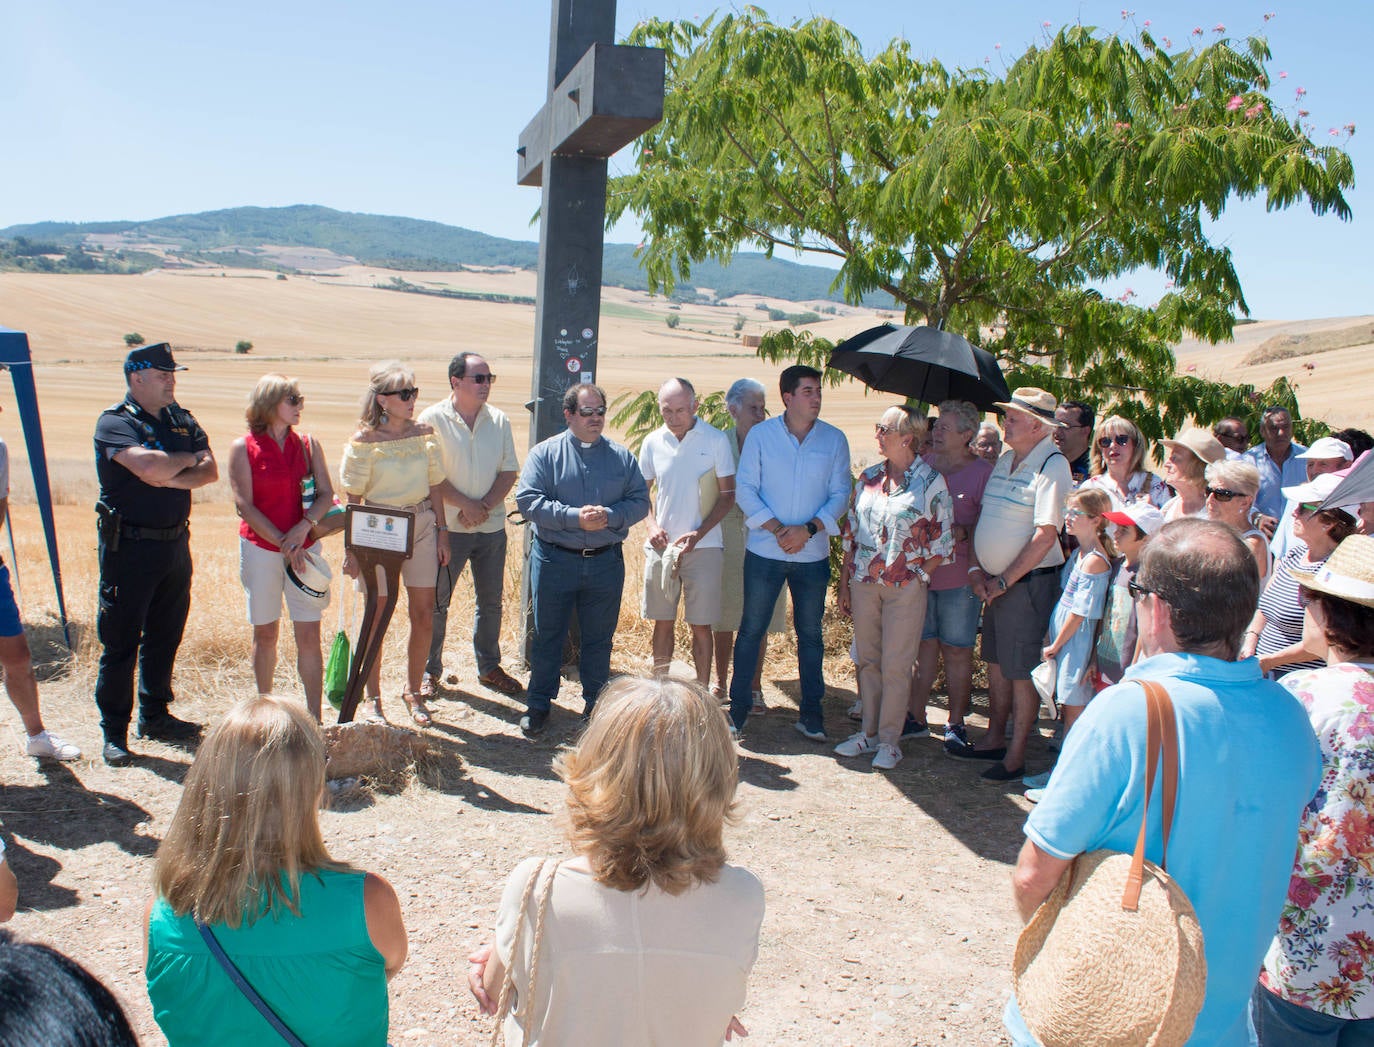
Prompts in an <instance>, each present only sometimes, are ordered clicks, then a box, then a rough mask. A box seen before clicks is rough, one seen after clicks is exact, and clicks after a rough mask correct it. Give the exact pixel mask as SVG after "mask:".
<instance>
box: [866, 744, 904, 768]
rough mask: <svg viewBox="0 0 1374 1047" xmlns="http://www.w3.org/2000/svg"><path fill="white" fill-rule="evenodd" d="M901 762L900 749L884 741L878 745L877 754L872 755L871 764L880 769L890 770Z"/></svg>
mask: <svg viewBox="0 0 1374 1047" xmlns="http://www.w3.org/2000/svg"><path fill="white" fill-rule="evenodd" d="M901 762H902V750H901V749H900V748H898V747H897V746H895V745H887V744H886V743H884V744H881V745H879V746H878V755H877V756H875V757H873V766H874V767H876V768H877V769H878V770H880V771H890V770H892V769H893V768H894V767H896V766H897V765H898V764H899V763H901Z"/></svg>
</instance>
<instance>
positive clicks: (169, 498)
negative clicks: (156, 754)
mask: <svg viewBox="0 0 1374 1047" xmlns="http://www.w3.org/2000/svg"><path fill="white" fill-rule="evenodd" d="M184 370H186V368H184V367H178V366H177V363H176V361H175V360H173V359H172V350H171V346H170V345H168V344H167V343H166V342H159V343H158V344H157V345H148V346H144V347H143V348H141V349H135V350H134V351H133V352H131V353H130V354H129V355H128V356H127V357H125V359H124V380H125V381H126V382H127V383H128V387H129V388H128V393H127V394H126V395H125V397H124V399H123V400H122V401H120V402H119V403H117V404H115V405H114V406H113V407H111V408H109V409H108V410H106V411H104V412H103V413H102V414H101V415H100V419H99V421H97V422H96V427H95V469H96V475H97V477H98V478H99V480H100V504H99V505H97V506H96V510H97V512H98V514H99V517H100V524H99V530H100V614H99V618H98V620H97V631H98V635H99V637H100V642H101V644H102V646H103V648H104V650H103V651H102V652H101V655H100V672H99V675H98V676H97V678H96V683H95V701H96V705H98V706H99V707H100V727H101V730H102V731H103V732H104V734H105V748H104V751H103V753H102V755H103V756H104V759H105V762H106V763H107V764H110V765H111V766H113V767H122V766H125V765H127V764H128V763H129V761H130V760H131V758H132V757H131V755H130V753H129V748H128V733H129V720H130V718H131V716H132V714H133V684H134V662H135V660H137V661H138V663H139V686H138V703H139V716H138V736H139V737H140V738H156V739H160V740H162V741H177V740H184V739H188V738H194V737H195V736H196V735H198V734H199V733H200V725H199V724H194V723H187V722H186V721H184V720H179V719H177V718H176V717H175V716H173V715H172V714H171V713H170V712H168V711H167V706H168V704H169V703H170V702H171V701H172V697H173V696H172V665H173V663H174V662H175V661H176V654H177V648H178V647H179V646H180V644H181V634H182V630H183V629H185V627H186V614H187V612H188V611H189V610H190V607H191V545H190V531H189V529H188V524H187V521H188V518H189V517H190V515H191V492H192V491H193V490H195V489H196V488H197V487H204V486H205V485H206V484H210V483H214V482H215V480H216V479H218V477H219V467H218V466H217V465H216V464H215V456H214V454H213V453H212V452H211V450H210V440H209V438H208V437H207V436H206V435H205V430H203V429H202V428H201V427H200V425H199V424H198V423H197V422H196V420H195V419H194V418H192V417H191V415H190V413H189V412H187V411H185V410H183V409H182V408H181V407H179V406H178V405H177V403H176V372H177V371H184Z"/></svg>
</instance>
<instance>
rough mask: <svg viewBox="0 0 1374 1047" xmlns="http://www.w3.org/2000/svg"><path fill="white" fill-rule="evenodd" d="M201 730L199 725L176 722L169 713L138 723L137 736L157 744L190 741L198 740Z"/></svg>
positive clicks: (183, 721) (182, 721) (185, 721)
mask: <svg viewBox="0 0 1374 1047" xmlns="http://www.w3.org/2000/svg"><path fill="white" fill-rule="evenodd" d="M202 730H203V728H202V727H201V725H200V724H198V723H191V722H190V721H188V720H178V719H177V718H176V717H175V716H173V715H172V714H171V713H163V714H162V715H161V716H158V717H155V718H154V719H151V720H139V721H138V736H139V737H140V738H152V739H153V740H154V741H159V742H185V741H190V740H191V739H192V738H199V737H200V732H201V731H202Z"/></svg>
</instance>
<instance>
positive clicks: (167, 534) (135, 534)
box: [119, 520, 189, 542]
mask: <svg viewBox="0 0 1374 1047" xmlns="http://www.w3.org/2000/svg"><path fill="white" fill-rule="evenodd" d="M188 526H189V523H188V521H186V520H183V521H182V522H181V523H179V524H177V525H176V526H175V527H138V526H136V525H135V524H126V523H122V524H120V525H119V536H120V537H121V538H127V539H129V540H130V541H131V542H137V541H140V540H142V541H149V542H174V541H176V540H177V539H178V538H180V537H181V536H182V535H183V534H185V533H186V528H187V527H188Z"/></svg>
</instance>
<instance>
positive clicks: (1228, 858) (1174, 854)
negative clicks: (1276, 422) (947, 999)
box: [1005, 519, 1322, 1047]
mask: <svg viewBox="0 0 1374 1047" xmlns="http://www.w3.org/2000/svg"><path fill="white" fill-rule="evenodd" d="M1131 588H1132V592H1133V594H1134V595H1135V598H1136V601H1137V603H1136V609H1137V615H1138V622H1139V631H1140V639H1141V643H1142V644H1143V645H1144V648H1145V652H1146V654H1147V655H1149V656H1150V657H1148V658H1146V659H1145V660H1144V661H1142V662H1138V663H1136V665H1134V666H1132V667H1131V668H1130V669H1129V670H1128V671H1127V673H1126V678H1125V679H1124V680H1123V681H1122V682H1121V683H1119V684H1117V685H1116V686H1114V687H1109V688H1108V689H1107V690H1105V691H1103V692H1102V693H1101V694H1099V695H1098V696H1097V697H1096V698H1094V699H1093V701H1092V703H1091V704H1090V705H1089V706H1088V708H1087V711H1086V712H1084V713H1083V715H1082V716H1081V717H1080V718H1079V720H1078V722H1077V723H1075V724H1074V727H1073V730H1072V731H1070V732H1069V734H1068V737H1067V738H1066V740H1065V742H1064V751H1063V753H1062V754H1061V756H1060V758H1059V764H1058V766H1056V767H1055V769H1054V774H1053V776H1052V777H1051V778H1050V782H1049V785H1048V786H1047V787H1046V789H1045V795H1044V797H1043V798H1042V799H1041V801H1040V804H1039V805H1038V806H1037V807H1036V808H1035V810H1034V811H1032V812H1031V816H1030V818H1029V819H1027V821H1026V828H1025V832H1026V843H1025V845H1024V847H1022V849H1021V855H1020V858H1019V859H1018V860H1017V864H1016V871H1015V872H1014V873H1013V875H1012V889H1013V892H1014V894H1015V896H1016V904H1017V908H1018V909H1019V910H1020V913H1021V917H1022V919H1023V920H1029V919H1030V917H1031V916H1032V915H1033V914H1034V912H1035V910H1036V908H1037V907H1038V906H1039V905H1040V903H1041V902H1043V901H1044V900H1045V898H1047V897H1048V896H1049V894H1050V892H1051V890H1053V889H1054V886H1055V884H1057V883H1058V882H1059V879H1060V877H1061V876H1063V875H1064V874H1065V873H1066V872H1067V870H1069V868H1070V867H1071V865H1072V863H1073V860H1074V858H1075V857H1077V856H1078V855H1079V854H1083V853H1085V852H1088V851H1093V850H1097V849H1099V848H1103V849H1106V850H1111V851H1120V852H1124V853H1130V852H1131V851H1133V850H1134V849H1135V841H1136V835H1137V834H1138V833H1139V832H1140V821H1141V812H1142V809H1143V803H1144V792H1145V762H1146V761H1145V740H1146V734H1147V729H1146V702H1145V695H1144V692H1143V690H1142V689H1141V688H1140V686H1139V685H1138V684H1136V683H1135V682H1133V681H1136V680H1156V681H1158V682H1160V683H1162V684H1163V685H1164V686H1165V688H1166V689H1167V690H1168V692H1169V697H1170V698H1171V699H1172V700H1173V704H1174V712H1175V716H1176V718H1177V722H1178V749H1179V785H1178V800H1177V805H1176V807H1175V810H1174V821H1173V831H1172V834H1171V836H1170V838H1169V853H1168V871H1169V874H1170V875H1171V876H1172V877H1173V878H1174V880H1175V881H1176V882H1177V883H1178V884H1179V886H1181V887H1182V888H1183V890H1184V892H1185V893H1186V894H1187V895H1188V899H1189V900H1190V901H1191V902H1192V904H1193V908H1194V909H1195V910H1196V912H1197V917H1198V922H1199V924H1200V925H1201V927H1202V940H1203V945H1204V948H1205V950H1206V959H1207V991H1206V997H1205V999H1204V1001H1203V1005H1202V1010H1201V1012H1200V1013H1199V1014H1198V1017H1197V1022H1196V1024H1195V1025H1194V1027H1193V1034H1192V1036H1191V1038H1190V1039H1189V1040H1188V1043H1189V1044H1196V1045H1199V1047H1201V1045H1204V1044H1205V1045H1207V1047H1244V1045H1245V1044H1247V1043H1248V1042H1249V1033H1248V1023H1247V1019H1246V1014H1247V1007H1248V1004H1249V999H1250V993H1251V991H1252V990H1253V989H1254V986H1255V980H1256V977H1257V975H1258V971H1259V967H1260V963H1261V961H1262V960H1263V958H1264V953H1265V950H1266V949H1267V948H1268V946H1269V942H1270V940H1271V939H1272V938H1273V935H1274V928H1275V927H1276V926H1277V925H1278V919H1279V913H1280V911H1281V910H1282V908H1283V903H1284V899H1285V897H1286V895H1287V891H1288V881H1289V876H1290V874H1291V873H1292V869H1293V853H1294V849H1295V847H1296V846H1297V834H1298V822H1299V819H1300V818H1301V817H1302V812H1303V808H1304V807H1306V805H1307V802H1308V801H1309V800H1310V799H1311V798H1312V796H1313V794H1315V792H1316V791H1317V787H1318V786H1319V784H1320V783H1321V774H1322V770H1321V753H1320V750H1319V748H1318V745H1317V740H1316V738H1315V736H1314V735H1313V733H1312V726H1311V723H1310V722H1309V721H1308V719H1307V715H1306V713H1305V712H1304V710H1303V708H1302V706H1301V705H1300V704H1299V703H1298V701H1297V699H1295V698H1294V697H1293V695H1292V694H1290V693H1289V692H1288V691H1286V690H1285V689H1284V688H1282V687H1280V686H1278V685H1277V684H1274V683H1271V682H1270V681H1268V680H1265V679H1264V678H1263V677H1262V675H1261V674H1260V670H1259V663H1258V662H1257V661H1256V660H1255V659H1253V658H1247V659H1245V660H1244V661H1237V660H1236V656H1237V652H1238V651H1239V650H1240V641H1241V637H1242V634H1243V632H1244V630H1245V627H1246V625H1247V623H1248V622H1249V620H1250V616H1251V615H1253V613H1254V609H1255V604H1256V602H1257V600H1258V598H1259V572H1258V571H1257V570H1256V567H1255V560H1254V557H1253V556H1251V555H1250V552H1249V550H1248V549H1247V548H1246V547H1245V546H1244V545H1243V544H1242V543H1241V541H1240V539H1238V538H1237V537H1236V536H1235V534H1234V532H1232V531H1231V530H1230V528H1228V527H1226V526H1225V525H1224V524H1220V523H1217V522H1215V521H1211V520H1197V519H1183V520H1177V521H1175V522H1174V523H1171V524H1166V525H1165V526H1164V527H1163V528H1162V529H1161V530H1160V531H1159V532H1158V533H1157V534H1156V535H1155V537H1154V538H1152V539H1151V540H1150V544H1149V545H1147V546H1146V547H1145V553H1144V555H1143V556H1142V557H1141V561H1140V569H1139V571H1138V572H1137V574H1136V577H1135V580H1134V581H1133V582H1132V586H1131ZM1158 788H1159V787H1158V786H1156V790H1157V791H1156V803H1155V804H1154V805H1152V807H1151V811H1150V815H1151V817H1150V825H1149V829H1148V833H1147V835H1146V841H1145V842H1146V847H1145V857H1146V858H1148V859H1149V860H1151V861H1153V862H1159V861H1160V860H1161V858H1162V857H1163V850H1162V840H1161V830H1160V816H1159V814H1158V813H1157V812H1158V811H1159V803H1158ZM1111 960H1112V958H1111V957H1110V956H1105V955H1104V956H1103V957H1102V961H1103V963H1106V964H1110V963H1111ZM1049 1006H1052V1004H1049ZM1005 1020H1006V1025H1007V1030H1008V1032H1010V1033H1011V1038H1012V1042H1013V1043H1014V1044H1015V1045H1016V1047H1033V1045H1035V1044H1036V1040H1035V1037H1034V1035H1033V1034H1032V1032H1031V1031H1030V1029H1029V1028H1028V1027H1027V1025H1026V1022H1025V1019H1024V1018H1023V1017H1022V1014H1021V1011H1020V1008H1019V1007H1018V1004H1017V1001H1016V1000H1015V999H1013V1000H1012V1001H1011V1003H1010V1004H1008V1006H1007V1011H1006V1015H1005Z"/></svg>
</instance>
